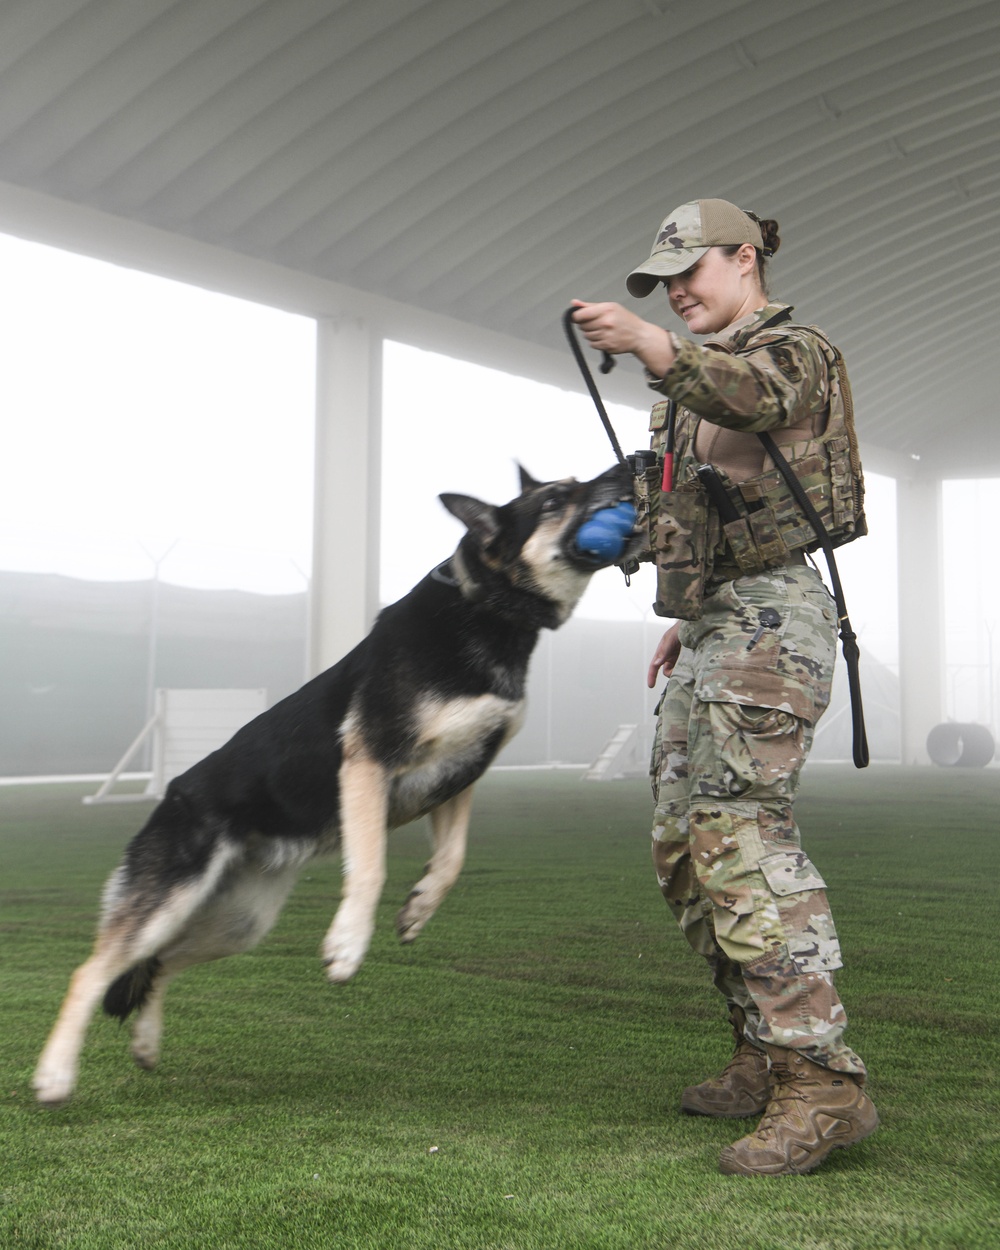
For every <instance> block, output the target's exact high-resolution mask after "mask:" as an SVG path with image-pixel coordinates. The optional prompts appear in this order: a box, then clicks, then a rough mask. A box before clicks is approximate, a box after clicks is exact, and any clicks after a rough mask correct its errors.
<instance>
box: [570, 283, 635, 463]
mask: <svg viewBox="0 0 1000 1250" xmlns="http://www.w3.org/2000/svg"><path fill="white" fill-rule="evenodd" d="M575 312H576V309H575V308H567V309H566V311H565V313H563V329H564V330H565V331H566V337H567V339H569V345H570V350H571V351H572V352H573V357H574V359H575V360H576V363H577V365H578V366H579V369H580V372H581V374H583V380H584V382H586V384H587V390H588V391H589V392H590V398H591V399H592V400H593V401H594V407H595V408H596V409H597V415H598V416H599V417H600V418H601V424H602V425H603V426H604V430H605V432H606V434H607V436H608V438H609V439H610V440H611V446H612V447H613V448H614V452H615V456H616V457H617V458H618V463H619V464H620V465H621V466H622V468H623V469H627V468H628V462H627V461H626V459H625V456H624V454H623V453H622V449H621V444H620V443H619V442H618V437H617V435H616V434H615V431H614V427H613V426H612V424H611V418H610V417H609V416H608V412H607V409H606V408H605V407H604V401H603V400H602V399H601V395H600V392H599V391H598V389H597V384H596V383H595V382H594V375H593V374H592V373H591V372H590V367H589V365H588V364H587V361H586V359H585V358H584V355H583V351H582V349H581V347H580V343H579V340H578V339H577V337H576V324H575V322H574V321H573V314H574V313H575ZM614 367H615V362H614V357H612V356H611V355H609V354H608V353H607V352H604V353H603V359H602V361H601V363H600V366H599V368H600V370H601V372H602V373H610V372H611V370H612V369H613V368H614Z"/></svg>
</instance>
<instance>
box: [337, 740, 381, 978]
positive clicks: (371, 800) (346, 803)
mask: <svg viewBox="0 0 1000 1250" xmlns="http://www.w3.org/2000/svg"><path fill="white" fill-rule="evenodd" d="M388 794H389V778H388V775H387V773H386V770H385V769H384V768H383V767H382V765H381V764H379V763H378V762H377V761H376V760H373V759H372V758H371V756H370V755H369V754H368V752H367V751H366V749H365V747H364V745H363V744H362V743H361V741H360V740H359V739H358V738H357V737H356V736H353V735H352V736H350V737H345V740H344V756H343V763H342V764H341V766H340V839H341V848H342V850H341V854H342V860H343V873H344V885H343V892H342V895H341V901H340V906H339V907H338V908H337V914H336V916H335V917H334V920H333V924H332V925H331V926H330V929H329V931H328V932H327V935H326V938H325V939H324V941H323V962H324V963H325V964H326V969H327V972H326V975H327V976H328V977H329V978H330V980H331V981H337V982H340V981H349V980H350V979H351V977H353V976H354V974H355V973H356V972H357V970H358V969H359V968H360V967H361V963H362V961H363V960H364V957H365V955H366V953H367V951H368V945H369V943H370V942H371V937H372V931H373V930H374V928H375V909H376V907H377V905H378V900H379V897H380V895H381V893H382V887H383V885H384V884H385V846H386V840H387V839H386V821H387V817H388Z"/></svg>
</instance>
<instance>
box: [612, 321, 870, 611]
mask: <svg viewBox="0 0 1000 1250" xmlns="http://www.w3.org/2000/svg"><path fill="white" fill-rule="evenodd" d="M790 328H794V329H795V330H796V331H797V332H801V331H802V330H805V331H807V332H808V333H809V334H811V335H813V336H814V337H815V338H816V339H817V340H818V342H819V345H820V348H821V350H822V352H823V355H824V357H825V358H826V361H827V364H828V367H829V392H828V410H827V414H826V424H825V428H824V430H823V432H822V434H817V435H814V436H812V437H805V438H801V439H797V440H795V441H794V442H789V443H782V444H781V451H782V452H783V453H784V456H785V457H786V459H787V460H788V461H789V463H790V466H791V468H792V470H793V471H794V474H795V477H796V478H797V479H798V481H799V482H800V483H801V485H802V487H803V488H804V489H805V492H806V495H807V496H808V499H809V501H810V502H811V503H812V505H813V507H814V508H815V510H816V512H817V513H818V515H819V518H820V520H821V521H822V523H823V525H824V527H825V528H826V530H827V532H828V534H829V537H830V544H831V546H833V547H839V546H843V545H844V544H845V543H848V542H852V541H853V540H854V539H855V538H860V537H861V536H862V535H864V534H866V533H867V532H868V527H867V524H866V522H865V514H864V475H863V473H862V468H861V457H860V454H859V452H858V443H857V436H856V434H855V430H854V408H853V403H852V399H851V387H850V382H849V380H848V377H847V369H846V367H845V365H844V359H843V357H842V356H841V354H840V352H839V351H838V350H837V348H836V347H834V345H833V344H832V343H831V342H830V341H829V340H828V339H827V338H826V336H825V335H824V334H823V333H822V332H821V331H819V330H817V329H816V328H815V327H813V326H795V327H791V326H789V325H787V324H786V325H782V326H776V325H773V324H771V323H767V322H765V323H764V324H763V325H759V324H758V325H755V326H751V327H750V328H749V329H748V330H745V331H743V332H742V333H741V334H740V335H738V336H737V337H736V338H735V339H734V340H733V341H732V343H730V344H715V346H716V347H719V348H721V349H723V350H726V351H730V352H732V353H733V354H734V355H740V354H741V353H742V352H743V351H744V350H745V349H746V348H747V346H748V345H750V344H751V343H752V346H753V348H754V349H755V350H756V349H757V348H759V347H763V346H767V345H768V344H770V343H777V342H781V341H782V340H783V339H787V338H788V335H787V330H788V329H790ZM666 410H667V401H665V400H664V401H662V402H660V403H657V404H655V405H654V406H653V411H652V414H651V417H650V430H651V433H652V440H651V446H652V448H653V450H654V451H655V452H656V453H657V461H658V464H657V467H655V468H650V469H647V470H646V471H645V472H643V473H640V474H638V475H637V477H636V482H635V487H636V489H635V495H636V507H637V511H638V512H639V514H640V517H645V518H646V520H647V524H648V527H649V539H650V548H651V553H650V554H651V556H652V558H653V560H654V561H655V563H656V574H657V576H656V599H655V601H654V604H653V608H654V611H655V612H656V613H657V615H659V616H667V617H672V618H678V619H682V620H697V619H698V617H700V616H701V611H702V603H703V600H704V595H705V591H706V588H711V587H712V585H713V584H718V583H719V582H721V581H725V580H730V579H732V578H735V577H739V576H740V575H741V574H746V573H759V572H761V571H762V570H764V569H769V568H776V567H778V566H780V565H782V564H786V563H788V561H789V559H790V558H793V557H792V553H793V552H804V551H815V550H816V548H817V547H819V546H820V538H819V536H818V534H817V533H816V531H815V529H814V528H813V525H812V523H811V522H810V520H809V518H808V517H807V516H806V514H805V512H804V511H803V508H802V506H801V504H800V503H799V502H798V501H797V500H796V498H795V496H794V494H793V493H792V490H791V488H790V487H789V485H788V483H787V482H786V480H785V478H784V476H783V474H782V472H781V470H780V469H779V468H777V467H773V468H771V469H768V470H767V471H765V472H764V473H762V474H760V475H759V476H757V477H754V478H751V479H749V480H747V481H743V482H739V483H734V482H731V481H730V480H729V479H728V478H727V477H726V474H725V473H724V472H723V471H722V470H721V469H719V468H718V466H716V469H717V472H718V476H719V478H720V479H721V482H722V486H723V489H724V491H725V496H726V497H727V498H728V500H729V501H730V503H731V504H732V509H731V510H730V509H728V508H727V509H725V511H726V512H727V513H728V514H729V515H730V517H731V519H730V520H728V521H725V522H724V521H723V519H722V517H721V516H720V511H719V507H718V506H717V503H713V501H712V500H710V498H709V496H708V494H707V493H706V490H705V488H704V486H703V485H702V483H701V481H700V480H699V478H698V477H697V475H696V473H695V470H696V468H697V467H698V461H697V458H696V456H695V454H694V441H695V434H696V431H697V427H698V424H699V419H698V417H697V416H696V414H694V413H690V412H688V411H687V410H685V409H682V410H681V412H682V413H683V416H682V417H681V419H680V420H679V421H678V439H677V443H676V446H675V453H674V488H673V490H671V491H669V492H664V491H661V490H660V489H659V483H660V474H661V472H662V450H663V443H664V438H665V428H664V427H665V414H666Z"/></svg>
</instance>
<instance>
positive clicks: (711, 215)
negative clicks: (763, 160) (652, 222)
mask: <svg viewBox="0 0 1000 1250" xmlns="http://www.w3.org/2000/svg"><path fill="white" fill-rule="evenodd" d="M727 243H752V244H753V245H754V247H758V248H763V246H764V240H763V238H762V237H761V233H760V226H758V225H757V223H756V222H755V221H754V220H753V218H752V217H748V216H747V214H746V213H745V212H744V211H743V210H742V209H741V208H737V207H736V205H735V204H730V203H729V201H728V200H692V201H691V203H690V204H682V205H681V206H680V208H675V209H674V211H673V212H672V213H671V214H670V216H669V217H668V218H667V219H666V220H665V221H664V222H663V224H662V225H661V226H660V228H659V230H658V231H657V234H656V240H655V242H654V243H653V250H652V252H651V253H650V256H649V260H647V261H646V262H645V263H644V264H642V265H639V267H638V268H636V269H633V270H632V272H631V273H630V274H629V276H628V277H627V278H626V279H625V285H626V286H627V287H628V290H629V294H630V295H635V296H636V297H637V298H639V299H642V298H644V297H645V296H646V295H648V294H649V293H650V291H652V290H653V289H654V288H655V287H656V286H658V285H659V283H660V282H661V280H662V279H663V278H669V277H671V276H672V275H673V274H676V273H683V272H684V271H685V269H690V268H691V266H692V265H693V264H694V263H695V261H697V260H700V259H701V257H702V256H704V255H705V253H706V252H707V251H708V249H709V248H710V247H718V246H719V245H720V244H722V245H724V244H727Z"/></svg>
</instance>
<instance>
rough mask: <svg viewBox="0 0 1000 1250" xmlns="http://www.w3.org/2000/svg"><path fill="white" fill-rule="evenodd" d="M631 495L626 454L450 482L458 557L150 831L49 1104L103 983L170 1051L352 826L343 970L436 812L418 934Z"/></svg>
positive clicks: (64, 1046)
mask: <svg viewBox="0 0 1000 1250" xmlns="http://www.w3.org/2000/svg"><path fill="white" fill-rule="evenodd" d="M630 493H631V488H630V482H629V481H628V479H627V478H626V476H625V475H624V473H622V472H621V471H620V470H617V469H612V470H609V471H608V472H607V473H605V474H602V475H601V476H599V477H597V478H595V479H594V480H593V481H591V482H583V483H579V482H576V481H574V480H573V479H567V480H565V481H561V482H549V483H538V482H535V481H534V480H533V479H531V478H530V477H529V476H528V475H527V474H526V473H525V472H524V471H523V470H522V492H521V494H520V495H519V496H518V497H517V498H516V499H514V500H512V501H511V502H510V503H509V504H506V505H504V506H503V507H494V506H492V505H489V504H485V503H482V502H481V501H479V500H476V499H472V498H470V497H469V496H464V495H443V496H442V497H441V499H442V502H443V503H444V504H445V506H446V507H447V508H448V509H449V511H451V512H452V513H453V514H454V515H455V516H456V517H458V518H459V519H460V520H461V521H462V522H463V523H464V524H465V525H466V527H467V532H466V534H465V536H464V537H463V539H462V541H461V543H460V544H459V547H458V549H457V551H456V552H455V554H454V556H453V557H452V558H451V560H449V561H447V562H446V563H445V564H443V565H441V566H439V567H438V568H437V569H435V570H433V571H432V572H431V573H429V574H428V575H427V576H426V577H425V578H424V579H423V580H422V581H421V582H419V583H418V584H417V585H416V586H415V587H414V589H413V590H411V591H410V593H409V594H408V595H406V596H404V598H402V599H400V600H399V601H398V602H397V603H395V604H393V605H392V606H391V607H388V608H386V609H385V610H384V611H383V612H382V613H381V614H380V615H379V617H378V619H377V620H376V622H375V625H374V627H373V628H372V630H371V632H370V634H369V635H368V636H367V637H366V638H365V639H364V640H363V641H362V642H361V643H360V644H359V645H358V646H357V647H355V648H354V650H353V651H351V652H350V653H349V654H348V655H346V656H345V657H344V658H343V659H342V660H341V661H340V662H339V663H338V664H335V665H334V666H333V667H332V668H330V669H328V670H327V671H326V672H324V673H321V674H320V675H319V676H318V677H316V678H315V679H314V680H312V681H310V682H308V683H307V684H306V685H305V686H303V687H302V689H301V690H299V691H297V692H296V693H295V694H293V695H291V696H289V697H288V698H286V699H284V700H282V701H281V702H280V703H278V704H276V705H275V706H274V707H273V708H271V709H269V710H268V711H266V712H264V713H263V714H262V715H261V716H258V717H257V718H256V719H255V720H253V721H251V722H250V723H249V724H248V725H246V726H245V727H244V728H242V729H241V730H239V731H238V732H237V733H236V734H235V735H234V737H233V738H232V739H231V740H230V741H229V742H228V743H226V745H225V746H223V747H221V748H220V749H219V750H218V751H215V752H213V753H212V754H211V755H209V756H207V757H206V758H205V759H204V760H202V761H201V762H200V763H198V764H196V765H194V767H193V768H190V769H189V770H188V771H187V772H186V773H184V774H183V775H181V776H180V777H177V778H175V779H174V780H173V781H172V782H171V783H170V785H169V787H168V789H167V793H166V795H165V797H164V799H163V801H162V802H161V803H160V804H159V805H158V806H157V807H156V808H155V810H154V811H153V813H152V814H151V816H150V818H149V820H148V821H147V823H146V825H145V826H144V828H143V829H142V830H140V832H139V833H138V834H136V836H135V837H134V838H133V839H132V841H131V843H130V844H129V846H128V847H127V849H126V852H125V856H124V859H123V862H122V864H121V865H120V867H119V868H118V869H117V870H116V872H115V873H114V874H113V875H112V877H111V879H110V880H109V882H108V885H107V887H106V890H105V900H104V913H103V917H102V922H101V926H100V929H99V933H98V938H97V943H96V945H95V949H94V953H93V955H92V956H91V958H90V959H89V960H88V961H87V963H85V964H83V965H81V967H80V968H79V969H78V970H77V972H76V974H75V975H74V978H73V982H72V984H71V987H70V992H69V993H68V995H67V998H66V1002H65V1003H64V1006H63V1011H62V1013H61V1015H60V1018H59V1020H58V1021H57V1023H56V1026H55V1028H54V1030H53V1033H52V1035H51V1037H50V1039H49V1042H48V1045H47V1046H46V1049H45V1051H44V1052H43V1055H42V1058H41V1059H40V1061H39V1066H38V1070H37V1072H36V1076H35V1087H36V1089H37V1091H38V1097H39V1099H40V1100H41V1101H43V1102H46V1103H58V1102H61V1101H63V1100H64V1099H65V1098H67V1097H68V1096H69V1094H70V1093H71V1091H72V1089H73V1086H74V1083H75V1077H76V1065H77V1059H78V1054H79V1051H80V1048H81V1046H82V1043H83V1037H84V1031H85V1029H86V1025H87V1021H88V1019H89V1017H90V1014H91V1012H92V1011H93V1008H94V1006H96V1004H97V1001H98V1000H99V999H100V998H101V997H102V996H103V1002H104V1008H105V1010H106V1011H107V1012H108V1013H109V1014H110V1015H114V1016H117V1017H119V1018H121V1019H124V1018H125V1017H126V1016H128V1015H129V1014H130V1013H131V1012H132V1011H136V1010H138V1012H139V1015H138V1018H137V1021H136V1026H135V1033H134V1041H133V1055H134V1057H135V1058H136V1061H137V1062H138V1063H140V1064H141V1065H142V1066H146V1067H151V1066H152V1065H153V1064H154V1063H155V1061H156V1058H157V1055H158V1050H159V1036H160V1031H161V1013H162V998H163V990H164V989H165V986H166V983H167V981H169V980H170V979H171V978H172V977H173V976H174V975H176V974H177V973H178V972H180V971H182V970H183V968H185V967H188V966H190V965H191V964H194V963H198V962H203V961H204V960H207V959H214V958H218V957H220V956H221V955H226V954H231V953H235V952H236V951H239V950H245V949H248V948H249V947H250V946H252V945H254V944H255V942H257V941H259V939H260V938H261V937H262V936H263V934H264V933H266V932H267V930H268V929H269V928H270V927H271V925H272V924H273V923H274V920H275V919H276V918H277V915H278V912H279V911H280V908H281V905H282V903H283V902H284V899H285V897H286V896H287V893H288V891H289V890H290V888H291V885H292V884H293V883H294V878H295V876H296V875H297V872H298V870H299V869H300V868H301V866H302V865H303V864H304V863H305V862H307V861H308V860H309V859H310V858H312V857H313V856H314V855H316V854H318V853H321V852H323V851H328V850H332V849H333V848H334V847H336V846H337V845H338V844H339V843H340V842H341V841H342V842H343V850H344V892H343V898H342V902H341V906H340V908H339V909H338V912H337V916H336V918H335V920H334V923H333V925H332V926H331V928H330V931H329V933H328V935H327V938H326V941H325V943H324V947H323V954H324V960H325V963H326V964H327V968H328V975H329V977H330V979H331V980H334V981H344V980H347V979H349V978H350V977H351V976H352V975H353V974H354V972H355V971H356V970H357V968H358V966H359V965H360V963H361V961H362V960H363V958H364V954H365V952H366V950H367V947H368V942H369V940H370V936H371V925H372V922H373V918H374V909H375V904H376V903H377V901H378V896H379V893H380V890H381V885H382V881H383V879H384V849H383V847H384V840H385V833H386V830H387V829H392V828H395V827H398V826H399V825H402V824H405V823H407V822H409V821H411V820H414V819H416V818H417V817H419V816H423V815H425V814H427V813H431V818H432V825H433V829H434V854H433V857H432V859H431V861H430V863H429V865H428V868H427V873H426V875H425V876H424V878H422V880H421V881H420V882H418V884H417V885H416V886H415V887H414V890H413V892H412V893H411V895H410V897H409V899H408V901H407V904H406V906H404V908H403V910H402V911H401V912H400V914H399V917H398V920H397V930H398V932H399V935H400V938H401V940H403V941H411V940H412V939H413V938H414V937H416V935H417V934H418V933H419V932H420V930H421V929H422V928H423V926H424V925H425V924H426V922H427V921H428V920H429V919H430V916H431V915H432V914H433V912H434V910H435V909H436V908H437V906H438V904H439V903H440V901H441V899H442V898H443V897H444V895H445V894H446V893H447V890H448V889H449V888H450V886H451V884H452V883H453V882H454V880H455V878H456V877H457V875H458V871H459V870H460V868H461V863H462V859H463V857H464V847H465V835H466V828H467V823H468V811H469V799H470V796H471V787H472V785H473V783H474V782H475V781H476V780H477V779H478V778H479V777H480V776H481V775H482V774H483V772H484V771H485V770H486V768H487V767H488V766H489V764H490V762H491V761H492V760H493V759H494V757H495V756H496V754H497V752H498V751H499V750H500V748H501V747H502V746H503V744H504V743H505V742H506V741H507V740H508V739H509V738H510V737H511V736H512V734H513V733H515V732H516V731H517V729H518V727H519V725H520V721H521V717H522V713H523V704H524V691H525V683H526V679H527V673H528V663H529V660H530V658H531V654H532V651H533V649H534V647H535V643H536V641H537V638H538V633H539V630H540V629H542V628H549V629H554V628H557V627H558V626H559V625H561V624H562V623H563V622H564V621H565V620H566V619H567V617H568V616H569V614H570V612H571V611H572V609H573V607H574V606H575V604H576V602H577V600H578V599H579V597H580V595H581V594H582V592H583V589H584V588H585V586H586V583H587V581H588V580H589V577H590V575H591V574H592V573H593V572H594V571H595V569H596V568H597V567H600V566H599V565H597V564H596V563H595V562H594V561H593V560H592V559H591V558H588V557H586V556H584V555H582V554H581V553H580V552H579V551H577V549H576V546H575V543H574V538H575V534H576V531H577V529H578V528H579V526H580V524H581V523H582V522H583V521H584V520H586V519H587V518H588V517H590V516H592V515H593V513H594V512H596V511H598V510H599V509H600V508H603V507H607V506H609V505H611V504H613V503H615V502H617V501H619V500H622V499H627V498H629V497H630ZM635 542H636V540H633V543H632V544H630V548H629V551H627V552H626V553H625V554H626V556H627V555H628V554H631V549H632V547H633V546H634V545H635Z"/></svg>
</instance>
